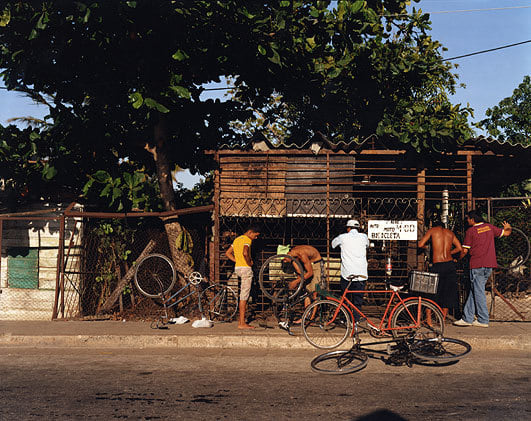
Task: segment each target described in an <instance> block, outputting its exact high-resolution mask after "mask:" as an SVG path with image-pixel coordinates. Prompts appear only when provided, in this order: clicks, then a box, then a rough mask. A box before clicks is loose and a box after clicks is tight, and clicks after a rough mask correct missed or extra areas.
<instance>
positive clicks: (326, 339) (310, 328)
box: [302, 275, 444, 349]
mask: <svg viewBox="0 0 531 421" xmlns="http://www.w3.org/2000/svg"><path fill="white" fill-rule="evenodd" d="M365 279H366V277H365V276H362V275H352V276H350V277H349V279H348V280H349V284H348V286H347V288H346V290H345V291H344V292H343V295H342V296H341V298H337V297H334V296H327V297H326V299H323V300H319V301H315V302H313V303H312V304H310V305H309V306H308V307H307V308H306V310H305V312H304V314H303V316H302V329H303V332H304V337H305V338H306V340H307V341H308V342H309V343H311V344H312V345H313V346H315V347H316V348H321V349H332V348H336V347H338V346H340V345H341V344H342V343H343V342H344V341H345V340H346V339H347V338H348V337H349V336H351V337H355V339H357V342H359V338H358V334H359V332H360V330H361V331H369V333H371V335H372V336H376V337H385V336H392V337H393V338H395V339H398V338H404V337H414V338H416V339H424V340H427V339H433V338H438V337H442V336H443V333H444V317H443V313H442V310H441V308H440V307H439V305H438V304H437V303H435V302H434V301H432V300H430V299H428V298H424V297H406V298H403V297H402V296H401V295H400V294H401V289H402V288H403V287H395V286H392V285H391V286H390V289H384V290H368V291H366V290H361V289H356V288H355V287H354V288H353V289H351V286H352V285H356V283H357V282H360V281H364V280H365ZM349 293H359V294H368V295H388V296H389V299H388V301H387V306H386V308H385V311H384V313H383V315H382V316H381V318H380V320H372V319H371V318H369V317H368V316H367V315H366V314H364V313H363V312H362V311H361V310H360V309H359V308H358V307H356V306H355V305H354V304H353V303H352V302H351V301H350V300H349V299H348V298H347V294H349ZM354 314H357V315H359V321H358V322H356V323H354V320H355V318H354ZM365 322H366V325H365Z"/></svg>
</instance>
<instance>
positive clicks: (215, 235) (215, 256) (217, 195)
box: [210, 152, 221, 282]
mask: <svg viewBox="0 0 531 421" xmlns="http://www.w3.org/2000/svg"><path fill="white" fill-rule="evenodd" d="M215 160H216V163H217V165H218V169H216V171H215V172H214V198H213V200H214V213H213V215H212V217H213V218H214V229H213V232H212V239H213V250H212V253H210V281H212V282H219V279H220V278H219V275H220V274H219V258H220V257H219V237H220V235H221V234H220V232H219V214H220V203H219V201H220V199H221V191H220V190H221V176H220V170H219V167H220V162H219V152H216V157H215Z"/></svg>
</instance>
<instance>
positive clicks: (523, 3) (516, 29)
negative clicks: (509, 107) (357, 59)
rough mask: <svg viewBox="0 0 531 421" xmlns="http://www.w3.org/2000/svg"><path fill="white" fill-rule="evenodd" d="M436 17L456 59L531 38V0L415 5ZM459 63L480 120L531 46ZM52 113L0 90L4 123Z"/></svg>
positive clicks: (525, 62) (462, 91)
mask: <svg viewBox="0 0 531 421" xmlns="http://www.w3.org/2000/svg"><path fill="white" fill-rule="evenodd" d="M412 6H413V7H416V8H420V9H422V10H423V11H424V12H428V13H430V15H431V21H432V37H433V38H434V39H436V40H438V41H440V42H441V43H442V44H443V45H444V46H445V47H446V48H447V49H448V51H446V52H444V54H443V57H445V58H450V57H456V56H460V55H464V54H469V53H473V52H477V51H481V50H487V49H491V48H496V47H501V46H504V45H508V44H514V43H518V42H522V41H527V40H531V0H421V1H420V2H419V3H413V4H412ZM452 63H455V64H458V65H459V67H458V68H457V69H456V73H458V74H459V82H460V83H464V84H465V85H466V88H459V89H458V91H457V93H456V94H455V95H454V97H453V98H452V102H454V103H460V104H463V105H466V104H467V103H469V104H470V106H471V107H472V108H474V110H475V113H474V119H473V120H474V121H478V120H481V119H482V118H484V116H485V110H486V109H487V108H490V107H493V106H494V105H497V104H498V103H499V102H500V101H501V100H502V99H503V98H506V97H508V96H511V95H512V92H513V90H514V89H515V88H516V87H517V86H518V85H519V84H520V83H521V82H522V81H523V79H524V76H525V75H530V74H531V43H527V44H523V45H519V46H515V47H511V48H506V49H502V50H498V51H493V52H489V53H484V54H479V55H474V56H471V57H466V58H461V59H457V60H452ZM45 113H46V109H44V108H43V107H41V106H38V105H36V104H33V103H32V101H31V100H30V99H28V98H26V97H24V96H22V95H21V94H18V93H15V92H7V91H6V90H5V89H0V124H2V125H6V124H7V119H9V118H12V117H21V116H35V117H42V116H44V115H45ZM179 179H180V181H181V182H183V184H184V185H185V186H186V187H191V186H192V185H193V184H194V183H195V182H197V181H198V180H199V177H198V176H193V175H191V174H190V173H188V172H184V173H181V174H179Z"/></svg>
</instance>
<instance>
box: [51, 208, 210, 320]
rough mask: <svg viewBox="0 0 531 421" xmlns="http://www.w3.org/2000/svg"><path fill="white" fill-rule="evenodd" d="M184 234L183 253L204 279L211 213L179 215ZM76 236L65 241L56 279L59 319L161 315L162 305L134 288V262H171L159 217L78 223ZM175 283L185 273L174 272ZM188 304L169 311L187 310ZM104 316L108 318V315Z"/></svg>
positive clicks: (166, 238)
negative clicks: (152, 258)
mask: <svg viewBox="0 0 531 421" xmlns="http://www.w3.org/2000/svg"><path fill="white" fill-rule="evenodd" d="M69 219H71V218H67V220H69ZM179 222H180V224H181V226H182V227H183V228H184V229H185V231H184V233H187V234H185V235H187V241H186V248H185V249H184V250H183V252H185V253H186V255H187V256H188V259H189V264H190V266H191V268H192V269H194V270H197V271H200V272H201V273H202V274H203V275H204V276H205V279H207V278H208V264H207V237H208V235H209V230H210V224H211V223H210V215H209V214H205V213H203V214H199V215H193V216H192V215H186V216H180V217H179ZM77 223H78V224H79V229H78V230H77V231H76V232H77V233H78V234H77V235H75V236H72V238H71V239H70V240H69V241H67V242H65V255H64V262H65V263H64V268H63V270H62V271H61V273H62V278H61V280H60V289H61V291H63V290H64V294H63V293H61V294H60V297H64V298H62V299H61V302H60V303H59V305H58V317H65V318H88V319H92V318H101V317H105V316H102V314H107V315H108V314H114V315H115V316H114V317H126V318H128V319H151V318H153V317H155V316H156V315H157V314H159V313H160V312H161V311H162V307H161V303H160V302H159V301H157V300H154V299H151V298H146V297H145V296H143V295H142V294H140V293H139V292H138V291H137V290H136V288H135V286H134V267H133V266H134V264H135V262H136V261H137V260H139V259H140V258H142V257H143V256H145V255H147V254H150V253H159V254H163V255H165V256H168V257H169V258H170V259H171V258H172V255H171V251H170V244H169V240H168V235H167V232H166V229H165V224H164V222H163V220H162V219H161V218H159V217H127V218H112V219H110V218H103V217H89V218H82V219H81V220H79V219H78V221H77ZM177 279H178V282H177V285H183V284H184V283H185V281H184V274H183V273H180V272H177ZM188 306H190V308H195V307H196V303H191V302H189V301H185V302H183V303H182V304H181V305H179V306H176V307H173V309H172V311H174V312H180V311H185V312H186V311H188V308H184V307H188ZM107 317H109V316H107Z"/></svg>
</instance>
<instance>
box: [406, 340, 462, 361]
mask: <svg viewBox="0 0 531 421" xmlns="http://www.w3.org/2000/svg"><path fill="white" fill-rule="evenodd" d="M471 349H472V347H471V346H470V344H468V343H467V342H465V341H462V340H460V339H453V338H444V337H440V338H433V339H415V340H414V342H413V344H412V345H411V353H412V354H413V355H414V356H415V357H417V358H420V359H422V360H428V361H436V362H451V361H456V360H459V359H460V358H462V357H464V356H465V355H467V354H468V353H469V352H470V350H471Z"/></svg>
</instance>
